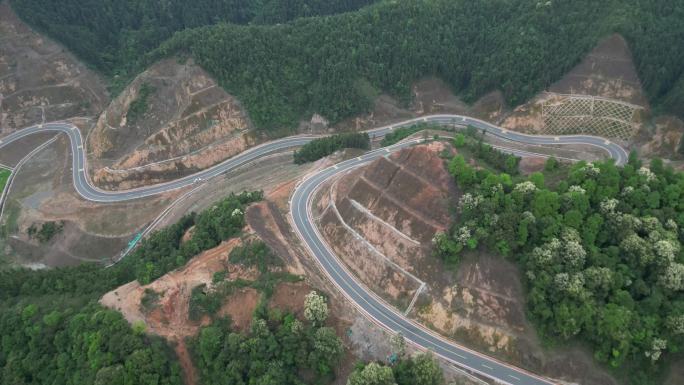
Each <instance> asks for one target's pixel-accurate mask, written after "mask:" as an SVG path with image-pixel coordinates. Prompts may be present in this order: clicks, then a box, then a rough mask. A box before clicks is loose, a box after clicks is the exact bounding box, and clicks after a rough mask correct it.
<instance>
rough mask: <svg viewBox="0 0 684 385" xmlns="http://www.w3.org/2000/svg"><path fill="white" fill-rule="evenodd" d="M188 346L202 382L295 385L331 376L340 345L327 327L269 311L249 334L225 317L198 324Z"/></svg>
mask: <svg viewBox="0 0 684 385" xmlns="http://www.w3.org/2000/svg"><path fill="white" fill-rule="evenodd" d="M191 350H192V353H193V357H194V360H195V362H196V365H197V367H198V369H199V371H200V375H201V378H202V383H204V384H235V385H238V384H261V385H271V384H272V385H276V384H277V385H289V384H292V385H299V384H305V383H322V382H323V380H325V379H330V378H332V375H333V369H334V368H335V367H336V365H337V363H338V362H339V359H340V358H341V356H342V352H343V347H342V342H341V341H340V339H339V338H338V337H337V335H336V334H335V331H334V330H333V329H332V328H330V327H326V326H321V325H314V324H309V323H304V322H302V321H300V320H298V319H297V318H296V317H295V316H294V315H292V314H282V313H281V312H280V311H278V310H270V311H268V312H267V313H266V314H263V316H260V315H258V314H256V315H255V318H254V319H253V320H252V325H251V330H250V331H249V332H248V333H239V332H238V331H235V330H233V329H232V328H231V325H230V322H228V321H227V320H224V321H218V322H216V323H215V324H213V325H211V326H209V327H206V328H203V329H202V330H201V331H200V333H199V335H198V336H197V337H196V338H195V339H194V340H193V341H192V343H191ZM311 379H316V380H317V381H312V380H311Z"/></svg>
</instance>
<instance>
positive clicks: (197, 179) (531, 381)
mask: <svg viewBox="0 0 684 385" xmlns="http://www.w3.org/2000/svg"><path fill="white" fill-rule="evenodd" d="M421 121H424V122H430V123H437V124H445V125H451V124H454V125H461V126H466V125H471V126H475V127H477V128H479V129H484V130H486V131H487V132H488V133H489V134H492V135H496V136H499V137H501V138H504V139H507V140H511V141H516V142H520V143H526V144H537V145H558V144H582V145H590V146H595V147H598V148H601V149H603V150H605V151H606V153H607V155H608V156H609V157H611V158H613V159H615V162H616V164H618V165H623V164H624V163H625V162H626V161H627V158H628V155H627V152H626V151H625V150H624V149H623V148H622V147H621V146H619V145H617V144H615V143H612V142H610V141H609V140H606V139H603V138H600V137H595V136H588V135H572V136H555V137H554V136H538V135H525V134H520V133H517V132H512V131H507V130H505V129H502V128H500V127H497V126H495V125H492V124H490V123H487V122H484V121H481V120H478V119H474V118H469V117H465V116H459V115H431V116H426V117H421V118H417V119H411V120H407V121H404V122H401V123H397V124H393V125H389V126H385V127H381V128H377V129H373V130H369V131H367V132H368V134H369V135H371V136H373V137H376V138H377V137H382V136H384V135H385V134H387V133H389V132H391V131H393V130H394V129H396V128H399V127H405V126H410V125H413V124H415V123H417V122H421ZM39 132H61V133H65V134H66V135H67V136H68V137H69V141H70V144H71V153H72V155H73V156H72V173H73V181H74V187H75V188H76V191H77V192H78V193H79V194H80V195H81V196H82V197H83V198H85V199H87V200H91V201H97V202H121V201H127V200H132V199H138V198H143V197H147V196H151V195H155V194H159V193H163V192H166V191H170V190H175V189H179V188H183V187H186V186H190V185H193V184H197V183H201V182H203V181H206V180H209V179H211V178H213V177H215V176H217V175H220V174H222V173H224V172H228V171H230V170H233V169H235V168H237V167H239V166H242V165H244V164H247V163H249V162H251V161H253V160H255V159H258V158H260V157H262V156H265V155H269V154H272V153H274V152H278V151H282V150H285V149H290V148H293V147H299V146H302V145H303V144H305V143H308V142H309V141H311V140H312V139H314V138H315V137H313V136H293V137H288V138H284V139H280V140H276V141H272V142H268V143H265V144H263V145H260V146H257V147H254V148H252V149H250V150H247V151H245V152H242V153H241V154H239V155H236V156H235V157H233V158H230V159H228V160H226V161H224V162H222V163H219V164H217V165H215V166H213V167H211V168H208V169H206V170H203V171H200V172H198V173H196V174H193V175H189V176H186V177H183V178H179V179H177V180H174V181H171V182H167V183H161V184H156V185H151V186H146V187H141V188H137V189H131V190H122V191H104V190H101V189H99V188H97V187H95V186H93V185H92V183H91V182H90V180H89V178H88V174H87V166H86V155H85V152H84V147H83V139H82V137H81V133H80V132H79V130H78V129H77V128H76V127H75V126H73V125H71V124H70V123H65V122H55V123H47V124H41V125H36V126H31V127H28V128H25V129H22V130H19V131H16V132H14V133H12V134H10V135H8V136H5V137H3V138H0V150H2V148H4V147H5V146H9V145H11V144H12V143H13V142H15V141H17V140H19V139H21V138H23V137H26V136H28V135H33V134H36V133H39ZM416 142H417V141H416V140H411V141H405V142H401V143H398V144H396V145H393V146H390V147H386V148H381V149H378V150H374V151H370V152H368V153H366V154H364V155H362V156H359V157H357V158H353V159H349V160H346V161H344V162H341V163H338V164H336V165H334V166H332V167H329V168H327V169H324V170H322V171H320V172H318V173H316V174H314V175H311V176H310V177H308V178H306V179H305V180H304V181H302V182H301V183H300V184H299V185H298V186H297V188H296V189H295V191H294V194H293V196H292V201H291V205H290V210H291V211H290V214H291V216H292V219H293V222H294V225H295V230H296V231H297V233H298V234H299V236H300V238H301V239H302V241H303V242H304V243H305V244H306V245H307V247H308V248H309V250H310V251H311V254H312V255H313V256H314V257H315V258H316V260H317V261H318V263H320V265H321V267H322V268H323V270H324V271H325V273H326V274H327V275H328V277H329V278H330V279H331V281H332V282H333V283H334V284H335V285H336V286H337V287H338V288H339V289H340V290H341V291H342V293H343V294H344V295H345V296H346V297H347V298H348V299H349V300H351V301H352V303H353V304H355V306H356V307H357V308H359V309H360V310H361V311H362V312H363V313H365V314H366V315H367V316H368V317H370V318H371V319H372V320H373V321H374V322H375V323H377V324H378V325H380V326H382V327H384V328H386V329H389V330H391V331H393V332H401V333H402V334H403V335H404V336H405V338H406V339H407V340H409V341H411V342H412V343H414V344H415V345H417V346H419V347H421V348H423V349H429V350H431V351H433V352H434V353H435V354H437V355H439V356H441V357H443V358H445V359H447V360H449V361H450V362H452V363H454V364H456V365H458V366H460V367H462V368H466V369H468V370H470V371H473V372H476V373H479V374H481V375H483V376H485V377H488V378H491V379H493V380H495V381H497V382H500V383H505V384H511V385H548V384H553V382H551V381H550V380H548V379H544V378H542V377H540V376H536V375H534V374H532V373H529V372H526V371H523V370H521V369H518V368H516V367H514V366H511V365H508V364H505V363H503V362H500V361H498V360H495V359H493V358H490V357H487V356H485V355H482V354H480V353H477V352H474V351H472V350H469V349H466V348H464V347H461V346H459V345H457V344H454V343H453V342H450V341H448V340H446V339H444V338H443V337H440V336H439V335H437V334H435V333H433V332H431V331H429V330H427V329H425V328H424V327H422V326H421V325H419V324H417V323H415V322H413V321H411V320H410V319H408V318H407V317H405V316H404V315H403V314H401V313H399V312H397V311H396V310H394V309H393V308H392V307H391V306H390V305H389V304H387V303H386V302H384V301H383V300H381V299H379V298H378V297H377V296H376V295H375V294H373V293H372V291H370V290H369V289H367V288H366V287H364V286H363V285H362V284H361V283H360V282H359V281H358V280H357V279H356V277H354V276H353V275H352V274H350V273H349V272H348V271H347V270H346V269H345V268H344V267H343V266H342V264H341V263H340V261H339V259H338V258H337V257H336V256H335V254H334V253H333V252H332V251H331V250H330V248H329V247H328V245H327V244H326V242H325V241H324V240H323V238H322V237H321V235H320V234H319V232H318V230H317V228H316V225H315V224H314V221H313V219H312V216H311V202H312V199H313V195H314V193H315V192H316V190H317V189H318V188H319V187H320V186H321V185H322V184H323V183H325V181H327V180H328V179H329V178H331V177H333V176H335V175H337V174H339V173H343V172H346V171H348V170H351V169H353V168H355V167H359V166H361V165H363V164H366V163H368V162H370V161H372V160H374V159H377V158H379V157H381V156H385V155H388V154H389V153H391V152H392V151H396V150H398V149H401V148H404V147H407V146H411V145H414V144H415V143H416Z"/></svg>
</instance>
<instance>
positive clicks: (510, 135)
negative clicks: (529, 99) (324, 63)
mask: <svg viewBox="0 0 684 385" xmlns="http://www.w3.org/2000/svg"><path fill="white" fill-rule="evenodd" d="M421 121H425V122H431V123H438V124H457V125H471V126H475V127H477V128H479V129H484V130H486V131H487V132H488V133H490V134H492V135H496V136H499V137H501V138H504V139H507V140H511V141H516V142H521V143H527V144H541V145H544V144H547V145H548V144H583V145H591V146H595V147H599V148H601V149H603V150H605V151H606V152H607V153H608V155H609V156H610V157H611V158H614V159H615V161H616V163H617V164H619V165H621V164H624V163H625V162H626V161H627V152H626V151H625V150H624V149H623V148H622V147H620V146H619V145H617V144H615V143H612V142H610V141H608V140H606V139H603V138H599V137H596V136H588V135H573V136H556V137H553V136H537V135H525V134H520V133H517V132H512V131H507V130H505V129H502V128H499V127H497V126H495V125H493V124H490V123H487V122H484V121H481V120H478V119H474V118H469V117H466V116H459V115H431V116H426V117H422V118H417V119H411V120H407V121H404V122H401V123H396V124H393V125H389V126H385V127H381V128H376V129H373V130H369V131H367V132H368V134H369V135H371V136H374V137H382V136H384V135H385V134H386V133H388V132H391V131H393V130H394V129H396V128H399V127H405V126H410V125H412V124H415V123H417V122H421ZM39 132H62V133H65V134H66V135H67V136H68V137H69V142H70V144H71V153H72V155H73V156H72V173H73V180H74V187H75V188H76V191H77V192H78V193H79V194H80V195H81V196H82V197H83V198H85V199H87V200H90V201H95V202H121V201H128V200H132V199H138V198H144V197H148V196H151V195H156V194H160V193H163V192H166V191H171V190H175V189H179V188H183V187H187V186H190V185H193V184H196V183H200V182H203V181H206V180H208V179H211V178H213V177H215V176H217V175H220V174H222V173H225V172H228V171H231V170H233V169H235V168H237V167H239V166H242V165H244V164H247V163H249V162H251V161H254V160H255V159H258V158H260V157H262V156H265V155H269V154H272V153H275V152H279V151H283V150H286V149H290V148H293V147H299V146H302V145H304V144H306V143H308V142H309V141H311V140H312V139H314V138H315V137H314V136H291V137H288V138H284V139H279V140H275V141H272V142H268V143H265V144H263V145H260V146H256V147H254V148H251V149H249V150H247V151H244V152H242V153H240V154H239V155H236V156H234V157H232V158H230V159H228V160H225V161H223V162H222V163H219V164H217V165H215V166H213V167H211V168H208V169H206V170H203V171H200V172H198V173H195V174H192V175H188V176H185V177H183V178H179V179H176V180H174V181H171V182H167V183H160V184H156V185H150V186H145V187H141V188H136V189H131V190H121V191H105V190H101V189H99V188H97V187H95V186H93V184H92V183H91V182H90V179H89V178H88V173H87V170H88V168H87V167H86V162H87V157H86V154H85V152H84V147H83V138H82V137H81V133H80V131H79V130H78V129H77V128H76V127H75V126H73V125H72V124H70V123H66V122H55V123H46V124H40V125H36V126H31V127H28V128H24V129H22V130H19V131H16V132H14V133H12V134H10V135H8V136H5V137H3V138H0V150H2V148H4V147H5V146H9V145H11V144H12V143H13V142H15V141H17V140H18V139H21V138H24V137H26V136H29V135H33V134H36V133H39Z"/></svg>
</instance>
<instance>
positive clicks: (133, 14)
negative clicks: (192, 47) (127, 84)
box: [11, 0, 372, 76]
mask: <svg viewBox="0 0 684 385" xmlns="http://www.w3.org/2000/svg"><path fill="white" fill-rule="evenodd" d="M371 1H372V0H344V1H340V0H195V1H191V2H189V1H183V0H168V1H156V0H123V1H120V0H62V1H59V2H55V1H52V0H12V2H11V3H12V7H13V8H14V9H15V10H16V12H17V13H18V14H19V16H20V17H21V18H22V19H24V20H26V21H27V22H28V23H29V24H31V25H33V26H35V27H36V28H37V29H39V30H40V31H43V32H45V33H47V34H48V35H50V36H51V37H54V38H56V39H57V40H59V41H61V42H63V43H64V44H65V45H66V46H67V47H69V49H71V50H72V51H74V52H75V53H76V54H77V55H79V56H80V57H81V58H83V59H84V60H85V61H87V62H88V63H90V64H91V65H93V66H94V67H95V68H97V69H99V70H100V71H102V72H103V73H105V74H107V75H112V76H113V75H126V72H127V71H129V70H130V69H131V68H135V67H133V66H131V65H135V64H137V63H138V60H139V58H140V56H141V55H143V54H144V53H145V52H147V51H149V50H151V49H153V48H155V47H157V46H158V45H159V44H160V43H161V42H162V41H164V40H166V39H168V38H169V37H171V35H172V34H173V33H174V32H176V31H181V30H183V29H186V28H194V27H199V26H203V25H211V24H216V23H219V22H227V23H235V24H247V23H256V24H275V23H283V22H287V21H289V20H292V19H295V18H297V17H303V16H314V15H328V14H334V13H339V12H345V11H349V10H354V9H358V8H359V7H362V6H364V5H366V4H368V3H369V2H371Z"/></svg>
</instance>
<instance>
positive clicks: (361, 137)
mask: <svg viewBox="0 0 684 385" xmlns="http://www.w3.org/2000/svg"><path fill="white" fill-rule="evenodd" d="M345 148H360V149H363V150H369V149H370V137H369V136H368V134H366V133H357V132H348V133H343V134H337V135H332V136H327V137H324V138H318V139H314V140H312V141H311V142H309V143H307V144H305V145H303V146H302V148H300V149H299V150H297V151H295V152H294V162H295V163H296V164H302V163H306V162H313V161H314V160H318V159H321V158H323V157H325V156H328V155H330V154H332V153H333V152H335V151H339V150H342V149H345Z"/></svg>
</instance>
